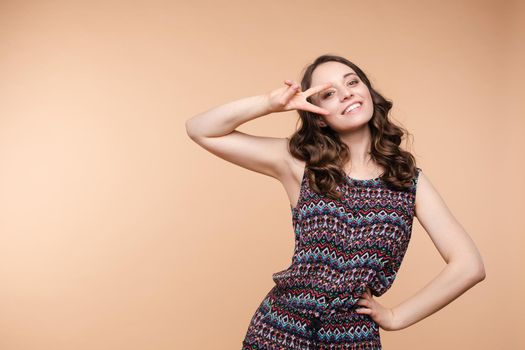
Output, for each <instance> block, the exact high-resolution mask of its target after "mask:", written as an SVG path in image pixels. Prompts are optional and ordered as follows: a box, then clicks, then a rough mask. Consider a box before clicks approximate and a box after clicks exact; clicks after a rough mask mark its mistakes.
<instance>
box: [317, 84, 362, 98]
mask: <svg viewBox="0 0 525 350" xmlns="http://www.w3.org/2000/svg"><path fill="white" fill-rule="evenodd" d="M352 83H356V84H357V83H359V80H350V81H349V82H348V84H347V85H352ZM331 93H332V91H330V92H327V93H325V94H324V95H323V100H324V99H325V98H327V97H329V96H330V94H331Z"/></svg>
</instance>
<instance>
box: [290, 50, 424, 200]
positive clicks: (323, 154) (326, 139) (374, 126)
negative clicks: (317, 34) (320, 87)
mask: <svg viewBox="0 0 525 350" xmlns="http://www.w3.org/2000/svg"><path fill="white" fill-rule="evenodd" d="M328 61H336V62H340V63H343V64H346V65H347V66H349V67H350V68H352V69H353V70H354V72H356V73H357V75H358V76H359V78H360V79H361V81H362V82H364V83H365V84H366V86H367V87H368V89H369V91H370V95H371V96H372V101H373V104H374V113H373V116H372V118H371V119H370V121H369V122H368V126H369V128H370V132H371V135H372V142H371V149H370V151H369V152H370V157H371V159H372V160H373V161H375V162H376V163H377V164H379V165H381V166H382V167H383V168H384V169H385V172H383V174H382V175H381V176H380V179H381V180H382V181H383V182H384V183H385V185H386V186H388V187H390V188H393V189H396V190H408V188H409V187H410V186H411V184H412V182H411V179H413V178H414V177H415V175H416V160H415V158H414V156H413V155H412V154H411V153H410V152H408V151H405V150H402V149H401V147H400V144H401V141H402V139H403V136H404V135H406V136H409V135H411V134H410V133H409V132H408V131H407V130H406V129H405V128H403V127H402V126H398V125H395V124H394V123H393V122H392V121H391V120H390V119H389V116H388V114H389V111H390V109H392V105H393V104H392V101H389V100H387V99H386V98H385V97H383V96H382V95H381V94H380V93H379V92H377V91H376V90H375V89H374V88H373V87H372V84H371V83H370V81H369V80H368V78H367V76H366V74H365V73H364V72H363V71H362V70H361V69H360V68H359V67H358V66H357V65H355V64H354V63H352V62H350V61H349V60H347V59H346V58H344V57H341V56H336V55H322V56H319V57H318V58H317V59H315V61H314V62H313V63H311V64H310V65H309V66H307V67H306V68H305V69H304V74H303V77H302V79H301V89H302V91H306V90H307V89H309V88H310V87H311V83H312V73H313V71H314V70H315V68H316V67H317V66H318V65H320V64H322V63H324V62H328ZM307 101H308V102H310V103H312V102H311V100H310V98H308V99H307ZM297 111H298V113H299V117H300V120H301V126H300V128H299V129H297V130H296V131H295V132H294V133H293V134H292V136H291V137H290V139H289V142H288V147H289V150H290V153H291V154H292V156H294V157H295V158H298V159H300V160H302V161H305V162H306V167H307V168H308V181H309V184H310V187H311V188H312V190H314V191H315V192H316V193H318V194H324V195H326V196H328V197H331V198H334V199H340V198H341V196H342V193H340V192H339V191H337V189H336V188H337V186H338V185H339V184H340V183H342V182H343V181H345V180H346V177H347V176H348V175H347V174H346V172H345V171H344V170H343V167H344V165H345V164H346V163H347V162H348V161H349V159H350V150H349V148H348V146H347V145H346V144H345V143H344V142H342V141H341V139H340V137H339V134H338V133H337V132H335V131H334V130H333V129H331V128H330V126H328V125H327V126H323V127H321V126H319V124H318V123H317V122H316V119H318V118H321V116H320V115H319V114H317V113H313V112H309V111H305V110H297Z"/></svg>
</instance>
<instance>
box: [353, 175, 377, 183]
mask: <svg viewBox="0 0 525 350" xmlns="http://www.w3.org/2000/svg"><path fill="white" fill-rule="evenodd" d="M381 175H383V174H381ZM381 175H379V176H378V177H374V178H372V179H356V178H353V177H351V176H350V175H348V174H346V177H347V178H348V179H350V180H351V181H353V182H371V181H378V180H380V179H381Z"/></svg>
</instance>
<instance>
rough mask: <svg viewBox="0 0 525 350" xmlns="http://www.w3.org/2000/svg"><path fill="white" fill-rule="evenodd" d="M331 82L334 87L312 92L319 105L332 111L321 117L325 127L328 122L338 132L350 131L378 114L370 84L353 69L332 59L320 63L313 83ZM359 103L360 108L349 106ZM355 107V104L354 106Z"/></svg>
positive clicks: (321, 123)
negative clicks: (369, 88) (366, 83)
mask: <svg viewBox="0 0 525 350" xmlns="http://www.w3.org/2000/svg"><path fill="white" fill-rule="evenodd" d="M328 82H331V83H332V86H331V87H329V88H328V89H326V90H323V91H320V92H318V93H317V94H314V95H312V97H311V101H312V103H313V104H315V105H316V106H319V107H321V108H324V109H326V110H328V111H329V112H330V114H328V115H324V116H321V117H322V122H320V125H321V126H324V125H326V124H328V125H329V126H330V127H331V128H332V129H334V130H335V131H348V130H349V129H356V128H358V127H362V126H363V125H366V124H367V123H368V121H369V120H370V119H371V118H372V116H373V113H374V105H373V102H372V96H371V95H370V91H369V90H368V87H367V86H366V85H365V83H363V82H362V81H361V79H360V78H359V76H358V75H357V74H356V72H354V70H353V69H352V68H350V67H349V66H347V65H346V64H343V63H340V62H335V61H330V62H325V63H322V64H320V65H319V66H317V67H316V68H315V70H314V72H313V74H312V86H317V85H322V84H325V83H328ZM354 103H359V104H360V105H358V107H357V108H355V109H353V110H348V108H347V107H349V106H350V105H353V104H354ZM354 107H355V106H354Z"/></svg>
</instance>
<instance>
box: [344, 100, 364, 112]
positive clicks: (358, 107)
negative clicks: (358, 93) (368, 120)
mask: <svg viewBox="0 0 525 350" xmlns="http://www.w3.org/2000/svg"><path fill="white" fill-rule="evenodd" d="M356 106H357V107H356ZM361 107H363V103H362V102H356V103H353V104H352V105H351V106H348V107H347V108H346V109H345V110H344V111H343V113H342V114H343V115H345V114H354V113H357V112H359V111H360V110H361Z"/></svg>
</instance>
